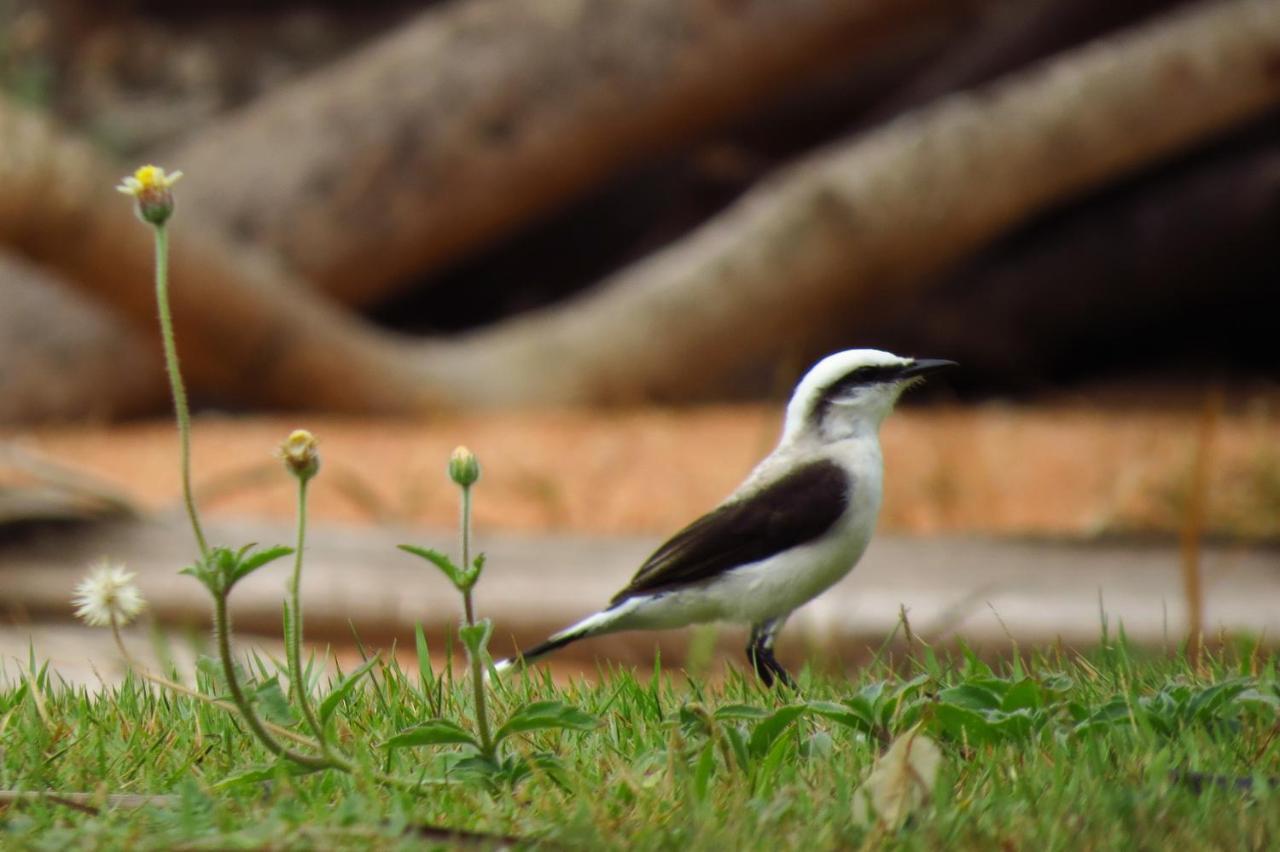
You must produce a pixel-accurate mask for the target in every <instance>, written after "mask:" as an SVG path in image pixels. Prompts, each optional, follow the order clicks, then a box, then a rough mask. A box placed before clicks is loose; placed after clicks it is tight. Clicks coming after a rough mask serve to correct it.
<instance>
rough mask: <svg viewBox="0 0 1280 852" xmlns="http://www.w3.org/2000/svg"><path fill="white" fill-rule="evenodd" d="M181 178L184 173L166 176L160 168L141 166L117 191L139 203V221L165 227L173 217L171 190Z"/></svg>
mask: <svg viewBox="0 0 1280 852" xmlns="http://www.w3.org/2000/svg"><path fill="white" fill-rule="evenodd" d="M181 177H182V172H174V173H173V174H165V170H164V169H162V168H160V167H159V166H141V167H139V169H138V170H137V171H136V172H134V173H133V174H132V175H129V176H128V177H126V178H124V180H123V181H122V182H121V183H120V185H119V186H117V187H116V191H117V192H122V193H124V194H125V195H132V196H133V198H134V201H136V202H137V204H136V206H135V207H134V212H136V213H137V214H138V218H139V219H141V220H142V221H144V222H148V223H150V224H152V225H163V224H164V223H165V222H167V221H168V220H169V217H170V216H171V215H173V193H172V192H171V189H172V188H173V185H174V184H175V183H177V182H178V179H179V178H181Z"/></svg>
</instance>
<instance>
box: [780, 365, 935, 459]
mask: <svg viewBox="0 0 1280 852" xmlns="http://www.w3.org/2000/svg"><path fill="white" fill-rule="evenodd" d="M954 366H955V362H954V361H943V360H940V359H935V358H903V357H901V356H899V355H894V354H892V353H890V352H882V351H880V350H879V349H846V350H845V351H843V352H836V353H834V354H832V355H828V356H827V357H825V358H823V359H822V360H821V361H819V362H818V363H817V364H814V365H813V367H811V368H810V369H809V372H807V373H805V375H804V378H803V379H801V380H800V384H798V385H796V389H795V392H794V393H792V395H791V401H790V402H789V403H788V404H787V419H786V426H785V427H784V429H783V440H784V441H785V440H787V439H789V438H791V439H793V438H796V437H799V436H800V435H813V436H814V437H816V438H817V439H818V440H820V441H822V442H824V443H825V442H828V441H838V440H841V439H843V438H849V437H853V436H854V435H858V434H862V433H870V434H874V433H875V431H876V430H877V429H879V427H880V423H881V421H883V420H884V418H885V417H887V416H888V414H889V412H890V411H892V410H893V406H894V403H896V402H897V401H898V397H899V396H901V394H902V392H903V391H904V390H906V389H907V388H909V387H910V386H911V385H914V384H916V383H918V382H920V381H922V380H923V377H924V376H926V375H927V374H929V373H932V372H934V371H935V370H940V369H942V368H944V367H954Z"/></svg>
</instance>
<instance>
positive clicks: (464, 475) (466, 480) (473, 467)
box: [449, 447, 480, 488]
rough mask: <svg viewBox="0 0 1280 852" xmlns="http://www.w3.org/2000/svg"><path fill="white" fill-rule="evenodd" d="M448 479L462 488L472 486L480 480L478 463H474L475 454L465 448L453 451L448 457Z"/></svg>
mask: <svg viewBox="0 0 1280 852" xmlns="http://www.w3.org/2000/svg"><path fill="white" fill-rule="evenodd" d="M449 478H450V479H452V480H453V481H454V482H456V483H458V484H459V485H461V486H462V487H463V488H469V487H471V486H472V485H474V484H475V483H476V480H477V479H479V478H480V462H478V461H476V456H475V453H473V452H471V451H470V450H468V449H467V448H466V447H458V448H457V449H455V450H454V451H453V455H451V456H449Z"/></svg>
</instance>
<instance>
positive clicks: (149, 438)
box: [7, 403, 1280, 537]
mask: <svg viewBox="0 0 1280 852" xmlns="http://www.w3.org/2000/svg"><path fill="white" fill-rule="evenodd" d="M1200 420H1201V416H1200V415H1199V414H1198V413H1196V412H1184V413H1176V412H1134V411H1130V412H1122V411H1114V410H1110V411H1102V410H1095V409H1091V408H1088V407H1085V406H1052V407H1037V408H1020V407H1005V406H997V405H988V406H980V407H974V408H966V409H960V408H951V409H947V408H944V409H937V408H934V409H927V410H925V409H920V410H906V411H902V412H899V413H897V414H895V415H894V416H893V417H891V418H890V420H889V421H888V422H887V423H886V425H885V427H884V432H883V442H884V448H885V464H886V468H887V478H886V482H887V486H886V495H885V505H884V513H883V516H882V525H883V528H886V529H891V530H895V531H900V532H912V533H922V534H925V533H936V532H943V531H947V532H957V531H958V532H974V533H996V534H1047V535H1067V536H1079V535H1090V534H1096V533H1102V532H1131V531H1162V532H1172V531H1176V530H1177V529H1178V528H1179V527H1180V525H1181V524H1182V523H1183V519H1184V516H1185V514H1186V513H1185V510H1184V506H1185V502H1186V500H1185V498H1186V493H1187V490H1188V485H1187V483H1188V482H1189V478H1190V477H1189V471H1190V469H1191V463H1192V459H1193V457H1194V455H1195V452H1196V447H1197V434H1198V430H1199V424H1200ZM301 425H305V426H306V427H308V428H310V429H311V430H312V431H313V432H314V433H315V434H316V435H317V437H318V438H319V439H320V442H321V451H322V455H323V459H324V466H323V469H322V473H321V475H320V477H319V478H318V479H317V480H316V482H315V486H314V490H313V500H312V510H313V513H314V515H313V516H314V517H316V518H322V519H329V520H340V521H348V522H351V521H356V522H359V521H383V520H386V521H400V522H412V523H426V524H432V525H448V524H452V523H454V520H455V513H456V511H457V499H456V494H455V493H454V491H453V489H452V486H451V485H450V483H449V482H448V480H447V479H446V477H445V474H444V466H445V461H446V459H447V458H448V455H449V452H450V451H451V450H452V449H453V447H454V446H455V445H457V444H460V443H465V444H467V445H468V446H470V447H471V448H472V449H473V450H474V451H475V452H476V453H477V455H478V456H479V458H480V461H481V463H482V466H483V471H484V473H483V476H482V479H481V481H480V484H479V486H478V491H477V494H476V504H475V511H476V519H477V523H478V524H479V525H480V526H481V527H486V528H491V529H508V530H523V531H550V530H556V531H575V532H591V533H605V534H607V533H636V532H643V533H661V532H664V531H670V530H672V529H674V528H676V527H677V526H679V525H681V524H683V523H685V522H687V521H688V520H689V519H690V518H692V517H694V516H696V515H697V514H698V513H699V512H701V511H704V510H706V509H707V508H709V507H710V506H712V505H714V504H715V503H716V502H717V501H718V500H719V499H720V498H721V497H723V496H724V495H725V494H726V493H728V492H729V491H730V490H732V488H733V487H734V486H735V485H736V484H737V482H738V481H739V480H740V478H741V477H742V476H743V475H744V474H745V473H746V472H747V471H748V470H749V469H750V468H751V466H752V464H753V463H754V462H755V461H756V459H758V458H759V457H760V456H761V455H762V454H764V453H765V452H767V451H768V450H769V448H770V447H771V446H772V444H773V442H774V440H775V439H776V433H777V429H778V414H777V411H776V409H775V408H773V407H760V406H718V407H707V408H700V409H692V410H689V409H682V410H661V409H649V410H642V411H622V412H613V413H607V412H606V413H601V412H575V411H548V412H520V413H507V414H498V413H487V414H476V415H466V416H450V417H438V418H434V419H430V420H423V421H420V422H414V421H404V420H369V419H351V418H338V417H330V416H316V415H298V416H296V417H290V418H287V419H285V418H266V417H254V418H239V417H237V418H222V417H203V418H200V419H199V420H198V421H197V424H196V428H195V439H194V468H195V471H196V482H197V486H198V488H199V490H200V493H201V498H200V502H201V504H202V506H203V507H204V508H205V509H207V510H208V511H210V512H216V513H229V514H241V515H243V514H251V515H266V516H285V515H287V514H288V513H290V512H291V511H292V499H293V490H292V486H291V481H290V480H289V479H288V478H287V477H286V476H285V474H284V473H283V471H282V470H280V469H279V467H278V463H277V462H275V461H274V460H273V459H272V456H271V454H272V451H273V450H274V448H275V446H276V445H277V444H279V442H280V441H281V440H282V439H283V438H284V437H285V436H286V435H287V434H288V432H289V431H290V430H291V429H293V428H295V427H297V426H301ZM7 437H11V438H14V439H16V440H17V441H18V442H19V444H20V445H21V446H24V447H27V448H29V449H32V450H37V451H40V452H42V453H44V454H47V455H48V456H51V457H53V458H55V459H57V460H59V461H61V462H63V463H65V464H69V465H72V466H74V467H77V468H79V469H82V470H84V471H86V472H89V473H92V474H96V475H98V476H100V477H102V478H104V479H106V480H107V481H109V482H111V483H113V484H115V485H116V486H118V487H119V488H120V489H121V490H122V491H123V492H125V493H126V494H127V495H129V496H130V497H132V498H133V499H134V500H135V501H137V502H138V503H139V504H140V505H142V506H143V507H145V508H149V509H166V508H173V507H174V506H176V505H177V495H178V479H177V463H176V462H177V442H176V437H175V434H174V429H173V426H172V425H171V423H170V422H169V421H157V422H144V423H135V424H126V425H118V426H107V427H89V426H75V427H58V428H49V427H42V428H39V429H30V430H23V431H17V432H10V433H9V435H8V436H7ZM1209 453H1210V456H1209V458H1210V465H1209V468H1210V471H1211V473H1210V477H1209V488H1208V494H1207V498H1208V527H1209V528H1210V529H1211V530H1213V531H1216V532H1219V533H1223V534H1227V535H1239V536H1247V537H1275V536H1277V535H1280V410H1278V409H1276V408H1275V407H1274V406H1270V405H1266V404H1262V403H1259V404H1257V405H1254V406H1253V407H1252V408H1251V409H1249V410H1246V411H1244V412H1237V413H1233V414H1229V415H1225V416H1223V417H1221V418H1220V419H1219V420H1218V423H1217V426H1216V428H1215V429H1214V430H1213V433H1212V435H1211V441H1210V444H1209Z"/></svg>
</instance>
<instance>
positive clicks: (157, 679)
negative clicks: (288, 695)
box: [111, 619, 316, 748]
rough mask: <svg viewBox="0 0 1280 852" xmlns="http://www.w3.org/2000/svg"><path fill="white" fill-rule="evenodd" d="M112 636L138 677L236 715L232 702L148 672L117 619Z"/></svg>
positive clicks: (290, 735) (282, 731) (309, 742)
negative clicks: (127, 644)
mask: <svg viewBox="0 0 1280 852" xmlns="http://www.w3.org/2000/svg"><path fill="white" fill-rule="evenodd" d="M111 635H112V636H114V637H115V640H116V648H117V649H118V650H119V651H120V656H121V657H122V658H124V664H125V665H126V666H128V667H129V671H131V672H133V673H134V674H136V675H137V676H138V677H140V678H142V679H143V680H145V681H148V682H150V683H154V684H155V685H156V686H163V687H164V688H165V689H168V690H170V691H172V692H176V693H178V694H179V695H185V696H187V697H188V698H195V699H197V700H198V701H203V702H204V703H206V704H209V705H211V706H213V707H217V708H218V709H219V710H225V711H227V712H228V713H235V712H236V711H237V708H236V706H235V705H234V704H231V703H230V702H227V701H220V700H218V699H217V698H212V697H210V696H208V695H205V694H204V693H203V692H200V691H199V690H196V689H192V688H191V687H189V686H185V685H184V684H181V683H178V682H177V681H176V680H169V678H167V677H161V676H160V675H157V674H153V673H151V672H149V671H147V668H146V666H144V665H142V663H140V662H139V661H138V660H137V659H136V658H135V657H134V656H133V655H132V654H130V653H129V649H128V648H126V647H125V644H124V638H123V637H122V636H121V635H120V624H119V623H118V622H117V621H116V620H115V619H112V621H111ZM262 726H263V727H264V728H266V729H267V730H268V731H270V732H271V733H273V734H275V735H277V736H280V737H285V738H286V739H291V740H293V741H294V742H296V743H298V745H304V746H310V747H311V748H315V747H316V742H315V740H313V739H311V738H310V737H304V736H303V735H302V734H299V733H295V732H294V731H291V730H289V729H288V728H282V727H280V726H279V725H273V724H271V723H270V722H263V723H262Z"/></svg>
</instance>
